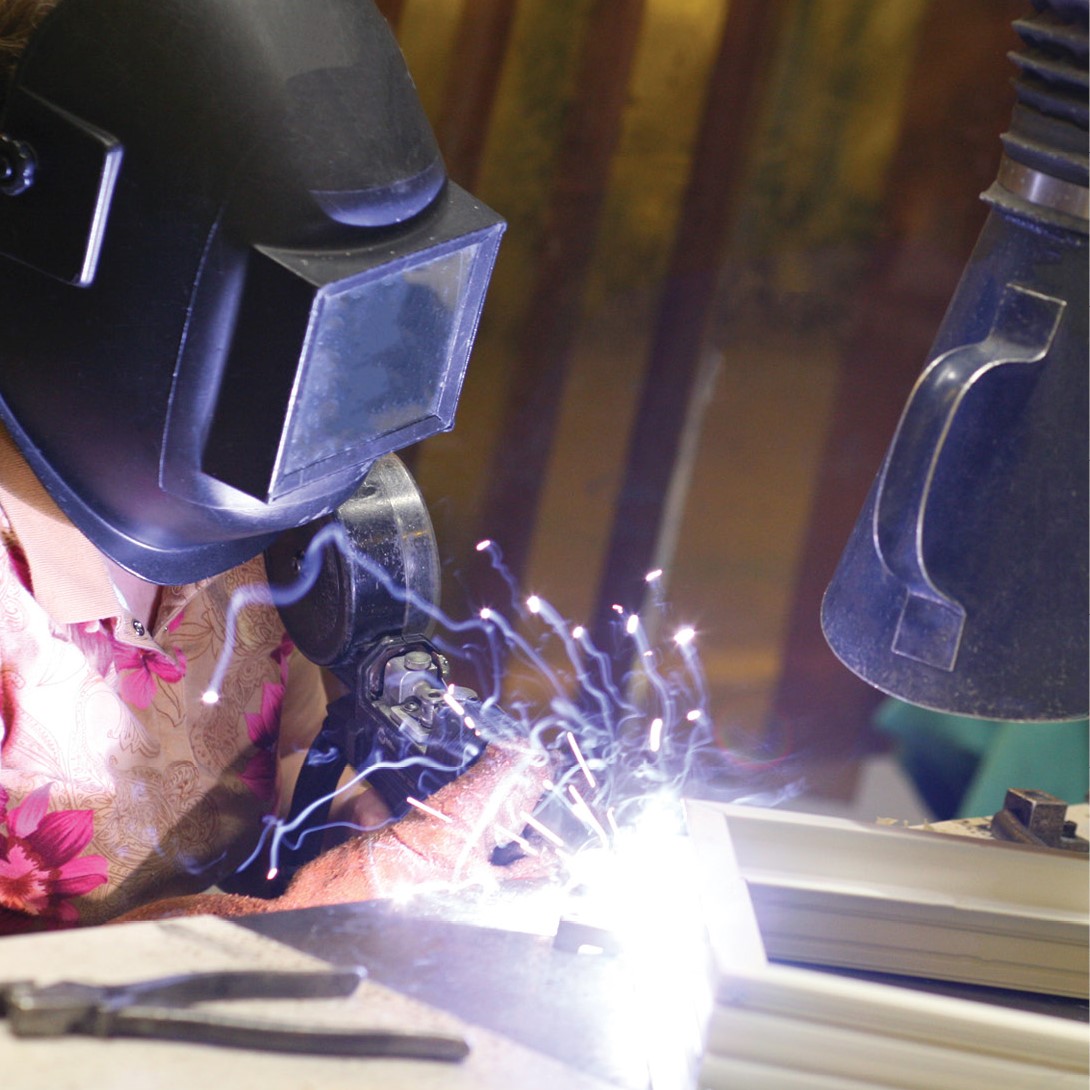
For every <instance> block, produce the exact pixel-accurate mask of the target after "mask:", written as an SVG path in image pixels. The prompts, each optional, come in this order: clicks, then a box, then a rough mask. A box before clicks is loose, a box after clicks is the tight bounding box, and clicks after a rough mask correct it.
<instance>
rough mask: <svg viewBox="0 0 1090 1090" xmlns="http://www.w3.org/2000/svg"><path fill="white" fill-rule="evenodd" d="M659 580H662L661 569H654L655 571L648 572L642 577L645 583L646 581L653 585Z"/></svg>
mask: <svg viewBox="0 0 1090 1090" xmlns="http://www.w3.org/2000/svg"><path fill="white" fill-rule="evenodd" d="M661 578H662V568H656V569H655V570H654V571H649V572H648V573H647V574H646V575H645V576H644V579H645V580H646V581H647V582H648V583H654V582H656V581H658V580H659V579H661Z"/></svg>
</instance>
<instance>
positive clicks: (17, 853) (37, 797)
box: [0, 783, 107, 934]
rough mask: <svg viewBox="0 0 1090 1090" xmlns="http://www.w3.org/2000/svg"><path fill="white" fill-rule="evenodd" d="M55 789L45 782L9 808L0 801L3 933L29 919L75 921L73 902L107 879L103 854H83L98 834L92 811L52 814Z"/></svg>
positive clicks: (0, 930)
mask: <svg viewBox="0 0 1090 1090" xmlns="http://www.w3.org/2000/svg"><path fill="white" fill-rule="evenodd" d="M51 787H52V784H48V783H47V784H43V785H42V786H41V787H39V788H37V789H36V790H34V791H32V792H31V793H30V794H29V795H27V797H26V798H25V799H23V801H22V802H21V803H20V804H19V805H18V806H16V807H14V808H13V809H11V810H8V809H7V808H6V805H7V796H6V795H5V796H4V798H3V799H2V800H0V802H2V803H3V808H2V809H0V824H2V825H4V826H5V827H6V830H7V832H6V835H5V834H3V833H0V934H2V933H4V932H5V931H11V930H25V929H26V921H25V917H26V916H33V917H38V918H39V920H41V921H42V922H45V921H48V922H50V923H54V924H62V925H63V924H73V923H77V922H78V920H79V913H78V912H77V911H76V908H75V905H72V904H70V903H69V902H70V900H71V899H72V898H73V897H79V896H82V895H83V894H84V893H89V892H90V891H91V890H93V889H95V888H97V887H98V886H100V885H102V883H103V882H105V881H106V880H107V875H106V860H105V859H104V858H103V857H102V856H101V855H83V856H81V855H80V852H82V851H83V849H84V848H86V847H87V845H88V844H89V843H90V841H91V837H92V835H93V833H94V820H93V812H92V811H91V810H54V811H53V812H52V813H50V812H48V806H49V792H50V788H51ZM16 914H20V915H16ZM21 917H22V918H21Z"/></svg>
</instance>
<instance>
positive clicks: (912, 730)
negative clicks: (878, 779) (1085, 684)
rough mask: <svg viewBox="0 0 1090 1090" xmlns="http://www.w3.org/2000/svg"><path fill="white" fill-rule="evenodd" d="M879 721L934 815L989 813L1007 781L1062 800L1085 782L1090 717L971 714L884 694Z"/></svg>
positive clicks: (1082, 792) (1080, 796) (1081, 791)
mask: <svg viewBox="0 0 1090 1090" xmlns="http://www.w3.org/2000/svg"><path fill="white" fill-rule="evenodd" d="M877 725H878V727H879V729H880V730H882V731H883V732H885V733H886V734H888V735H890V736H891V737H892V738H893V739H895V741H896V747H897V752H898V755H899V758H900V761H901V763H902V765H903V767H904V769H905V772H906V773H907V774H908V776H909V777H910V778H911V780H912V782H913V784H914V786H915V788H916V790H917V792H918V793H919V795H920V797H921V798H922V799H923V801H924V802H925V803H926V804H927V806H928V807H929V808H930V809H931V811H932V814H933V816H934V818H935V820H937V821H944V820H947V819H949V818H958V817H987V816H988V815H990V814H994V813H995V812H996V810H998V809H1000V808H1001V807H1002V805H1003V799H1004V797H1005V796H1006V793H1007V789H1008V788H1010V787H1025V788H1032V789H1034V790H1038V791H1048V792H1049V793H1050V794H1053V795H1056V796H1057V797H1058V798H1061V799H1063V800H1064V801H1065V802H1067V803H1068V804H1071V803H1077V802H1084V801H1085V800H1086V797H1087V791H1088V789H1090V723H1088V721H1087V720H1086V719H1076V720H1071V721H1068V722H1063V723H1009V722H997V721H994V720H989V719H969V718H967V717H965V716H960V715H949V714H947V713H945V712H936V711H931V710H930V709H928V708H919V707H916V706H914V705H911V704H906V703H904V702H902V701H899V700H887V701H886V702H885V703H884V704H883V705H882V706H881V708H879V710H878V716H877Z"/></svg>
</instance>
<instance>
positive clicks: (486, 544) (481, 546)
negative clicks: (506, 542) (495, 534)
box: [477, 537, 492, 553]
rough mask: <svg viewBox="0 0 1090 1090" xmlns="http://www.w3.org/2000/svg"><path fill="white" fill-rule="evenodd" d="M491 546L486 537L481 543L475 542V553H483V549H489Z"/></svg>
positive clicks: (490, 540)
mask: <svg viewBox="0 0 1090 1090" xmlns="http://www.w3.org/2000/svg"><path fill="white" fill-rule="evenodd" d="M491 545H492V539H491V538H488V537H486V538H485V539H484V540H483V541H478V542H477V552H479V553H483V552H484V551H485V549H487V548H489V547H490V546H491Z"/></svg>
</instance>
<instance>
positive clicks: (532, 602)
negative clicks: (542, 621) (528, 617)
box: [526, 594, 541, 613]
mask: <svg viewBox="0 0 1090 1090" xmlns="http://www.w3.org/2000/svg"><path fill="white" fill-rule="evenodd" d="M526 608H527V609H528V610H529V611H530V612H531V613H540V612H541V599H540V598H539V597H538V596H537V595H536V594H531V595H530V597H529V598H527V599H526Z"/></svg>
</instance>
